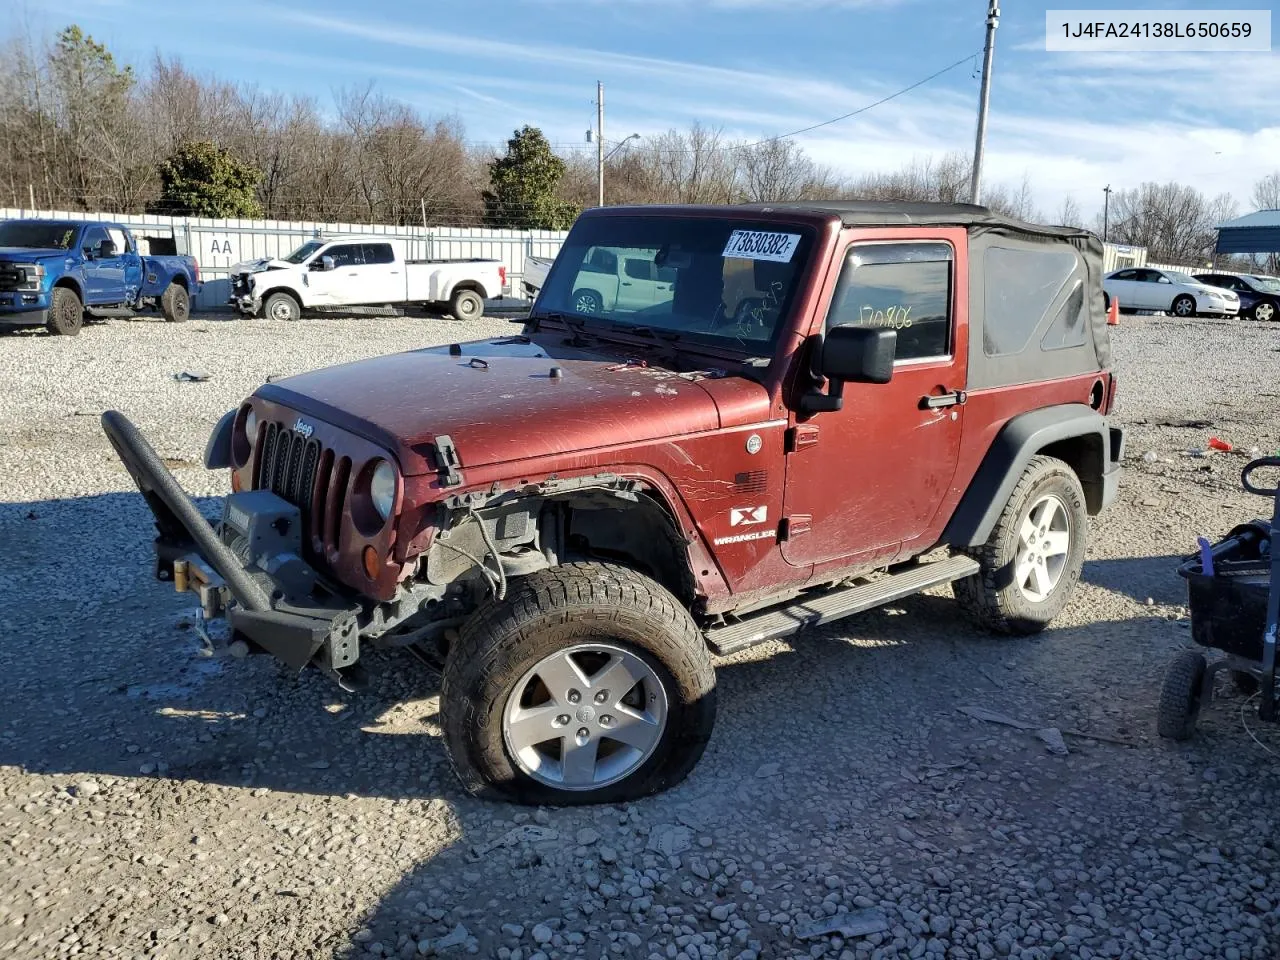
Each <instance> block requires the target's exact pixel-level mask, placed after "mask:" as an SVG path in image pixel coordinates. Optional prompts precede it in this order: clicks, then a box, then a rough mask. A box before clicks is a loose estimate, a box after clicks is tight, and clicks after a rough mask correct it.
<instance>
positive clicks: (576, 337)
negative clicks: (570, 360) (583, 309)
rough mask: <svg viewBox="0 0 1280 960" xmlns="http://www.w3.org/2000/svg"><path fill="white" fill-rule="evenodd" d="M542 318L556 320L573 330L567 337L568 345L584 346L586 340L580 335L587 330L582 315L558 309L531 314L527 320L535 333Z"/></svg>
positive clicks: (539, 326)
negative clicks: (570, 335) (571, 334)
mask: <svg viewBox="0 0 1280 960" xmlns="http://www.w3.org/2000/svg"><path fill="white" fill-rule="evenodd" d="M542 320H558V321H560V322H561V323H563V324H564V325H565V326H566V327H567V328H568V329H569V330H571V331H573V336H572V337H571V338H570V339H569V345H570V346H571V347H584V346H586V343H587V342H586V341H585V340H584V339H583V338H582V337H583V334H584V333H586V330H587V321H586V320H584V319H583V318H582V317H579V316H577V315H576V314H572V313H564V312H561V311H558V310H548V311H546V312H545V313H539V314H537V315H536V316H534V315H531V316H530V317H529V321H528V322H529V323H532V324H533V325H534V327H533V329H534V332H535V333H536V332H537V331H538V330H540V329H541V328H542V325H541V323H540V322H539V321H542ZM590 336H596V334H590Z"/></svg>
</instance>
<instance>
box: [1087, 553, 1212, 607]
mask: <svg viewBox="0 0 1280 960" xmlns="http://www.w3.org/2000/svg"><path fill="white" fill-rule="evenodd" d="M1182 562H1183V557H1180V556H1171V555H1166V556H1160V557H1120V558H1116V559H1106V560H1086V561H1085V564H1084V570H1083V571H1082V573H1081V575H1080V578H1081V580H1083V581H1084V582H1085V583H1092V584H1096V585H1097V586H1100V587H1105V588H1106V589H1107V590H1112V591H1114V592H1116V593H1122V594H1124V595H1125V596H1127V597H1131V598H1132V599H1134V600H1137V601H1138V602H1139V603H1146V602H1147V600H1148V598H1149V599H1151V600H1152V601H1153V602H1155V603H1158V604H1162V605H1166V606H1176V605H1178V604H1186V602H1187V585H1186V581H1185V580H1183V579H1182V577H1180V576H1178V573H1177V570H1178V567H1179V566H1180V565H1181V564H1182Z"/></svg>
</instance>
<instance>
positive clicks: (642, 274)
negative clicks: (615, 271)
mask: <svg viewBox="0 0 1280 960" xmlns="http://www.w3.org/2000/svg"><path fill="white" fill-rule="evenodd" d="M622 264H623V270H624V271H625V273H626V274H627V276H628V277H630V278H631V279H632V280H652V279H653V271H654V266H653V261H652V260H633V259H628V260H624V261H622Z"/></svg>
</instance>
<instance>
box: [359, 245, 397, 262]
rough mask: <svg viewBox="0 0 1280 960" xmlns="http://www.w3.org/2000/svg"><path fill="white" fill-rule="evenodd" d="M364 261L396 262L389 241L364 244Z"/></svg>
mask: <svg viewBox="0 0 1280 960" xmlns="http://www.w3.org/2000/svg"><path fill="white" fill-rule="evenodd" d="M364 262H365V263H395V262H396V258H395V254H394V253H393V252H392V250H391V244H389V243H366V244H364Z"/></svg>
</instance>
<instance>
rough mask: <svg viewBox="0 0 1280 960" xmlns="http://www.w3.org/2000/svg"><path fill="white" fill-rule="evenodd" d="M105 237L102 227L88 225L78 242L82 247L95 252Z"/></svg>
mask: <svg viewBox="0 0 1280 960" xmlns="http://www.w3.org/2000/svg"><path fill="white" fill-rule="evenodd" d="M106 239H107V231H106V230H104V229H103V228H102V227H90V228H89V229H87V230H86V231H85V232H84V239H83V240H82V241H80V244H81V246H83V247H84V249H86V250H89V251H91V252H93V253H95V254H96V253H97V252H98V246H99V245H100V244H101V243H102V241H103V240H106Z"/></svg>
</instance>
